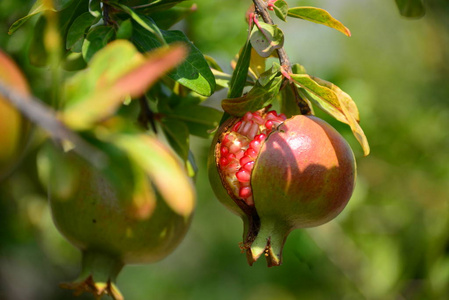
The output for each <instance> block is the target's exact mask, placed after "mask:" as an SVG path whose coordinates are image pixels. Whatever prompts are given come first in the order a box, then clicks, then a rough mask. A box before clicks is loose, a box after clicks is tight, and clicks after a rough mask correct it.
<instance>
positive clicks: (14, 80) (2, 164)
mask: <svg viewBox="0 0 449 300" xmlns="http://www.w3.org/2000/svg"><path fill="white" fill-rule="evenodd" d="M0 80H1V81H2V83H3V84H6V85H8V86H9V87H10V88H13V89H15V90H16V92H19V93H22V94H25V95H28V94H29V88H28V84H27V82H26V79H25V77H24V76H23V74H22V72H21V71H20V70H19V68H18V67H17V66H16V64H15V63H14V62H13V61H12V60H11V59H10V58H9V57H8V56H7V55H6V54H5V53H3V52H2V51H1V50H0ZM28 132H29V122H28V121H27V119H25V118H24V117H23V116H22V115H21V114H20V112H19V111H18V110H17V109H16V108H15V107H13V106H12V105H11V104H9V102H8V101H7V100H6V99H4V98H3V97H2V96H1V95H0V179H2V178H3V177H5V176H6V175H7V174H9V172H10V171H11V170H12V168H13V167H14V166H15V165H16V163H17V161H18V159H19V158H20V157H21V155H22V154H23V150H24V148H25V142H26V141H27V140H28Z"/></svg>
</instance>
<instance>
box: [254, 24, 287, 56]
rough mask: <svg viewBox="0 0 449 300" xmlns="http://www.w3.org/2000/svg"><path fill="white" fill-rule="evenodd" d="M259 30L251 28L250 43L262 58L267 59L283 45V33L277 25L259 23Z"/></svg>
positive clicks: (255, 27)
mask: <svg viewBox="0 0 449 300" xmlns="http://www.w3.org/2000/svg"><path fill="white" fill-rule="evenodd" d="M259 25H260V28H259V27H257V26H254V27H253V30H252V31H251V36H250V41H251V45H252V46H253V48H254V49H255V50H256V51H257V53H258V54H259V55H260V56H262V57H269V56H270V55H271V53H272V52H273V51H274V50H276V49H279V48H281V47H282V46H283V45H284V33H283V32H282V30H280V29H279V28H278V27H277V25H270V24H267V23H263V22H259Z"/></svg>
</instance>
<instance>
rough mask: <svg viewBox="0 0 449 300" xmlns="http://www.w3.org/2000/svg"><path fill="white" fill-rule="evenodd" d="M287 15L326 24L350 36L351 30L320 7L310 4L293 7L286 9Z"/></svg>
mask: <svg viewBox="0 0 449 300" xmlns="http://www.w3.org/2000/svg"><path fill="white" fill-rule="evenodd" d="M288 16H289V17H293V18H299V19H303V20H307V21H311V22H314V23H318V24H322V25H326V26H329V27H331V28H334V29H336V30H338V31H340V32H342V33H344V34H345V35H347V36H351V32H350V31H349V29H348V28H346V27H345V26H344V25H343V24H342V23H341V22H340V21H338V20H337V19H334V18H333V17H332V16H331V15H330V14H329V13H328V12H327V11H325V10H324V9H321V8H316V7H310V6H300V7H294V8H290V9H289V10H288Z"/></svg>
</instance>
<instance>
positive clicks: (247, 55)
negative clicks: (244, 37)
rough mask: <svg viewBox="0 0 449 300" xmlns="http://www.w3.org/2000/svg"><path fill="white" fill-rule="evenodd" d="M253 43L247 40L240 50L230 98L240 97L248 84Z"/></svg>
mask: <svg viewBox="0 0 449 300" xmlns="http://www.w3.org/2000/svg"><path fill="white" fill-rule="evenodd" d="M251 49H252V47H251V43H250V42H249V41H247V42H246V43H245V45H244V46H243V48H242V51H240V55H239V59H238V61H237V65H236V66H235V69H234V72H233V73H232V79H231V83H230V85H229V91H228V98H237V97H240V96H241V95H242V93H243V89H244V87H245V85H246V78H247V77H248V68H249V66H250V59H251V51H252V50H251Z"/></svg>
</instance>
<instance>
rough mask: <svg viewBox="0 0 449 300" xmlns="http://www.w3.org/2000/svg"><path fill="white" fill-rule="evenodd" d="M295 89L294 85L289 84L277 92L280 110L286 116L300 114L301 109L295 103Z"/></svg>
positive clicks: (296, 92)
mask: <svg viewBox="0 0 449 300" xmlns="http://www.w3.org/2000/svg"><path fill="white" fill-rule="evenodd" d="M297 89H298V88H297V87H296V85H294V84H289V85H287V86H286V87H285V88H283V89H282V90H281V93H280V94H279V96H280V97H279V102H280V112H281V113H283V114H284V115H285V116H286V117H287V118H290V117H292V116H295V115H300V114H301V110H300V109H299V106H298V104H297V103H296V96H297V94H298V91H297Z"/></svg>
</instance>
